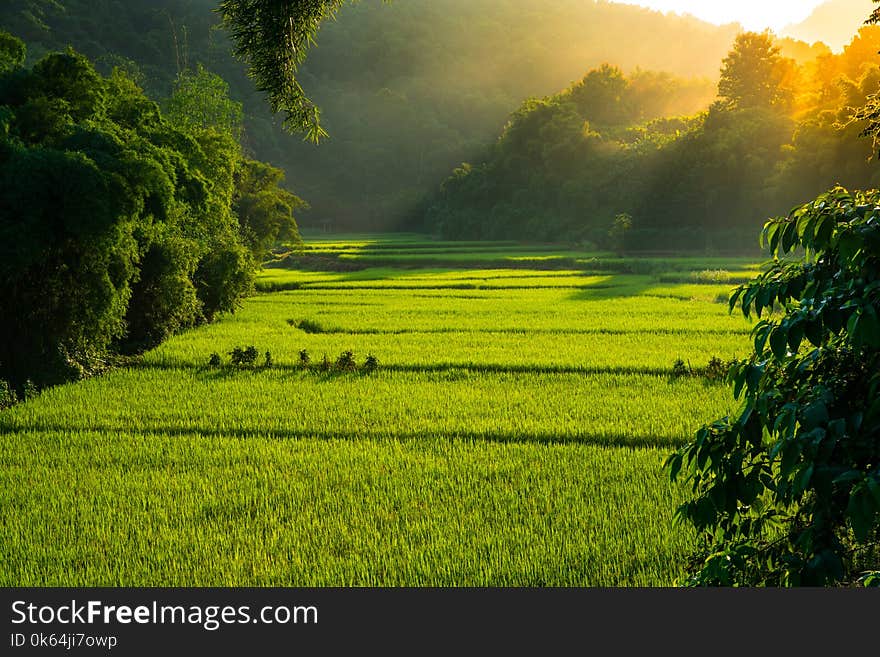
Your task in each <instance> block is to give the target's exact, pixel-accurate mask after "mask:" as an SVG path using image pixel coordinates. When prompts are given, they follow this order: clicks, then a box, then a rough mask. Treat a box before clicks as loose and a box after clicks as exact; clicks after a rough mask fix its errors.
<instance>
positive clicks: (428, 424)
mask: <svg viewBox="0 0 880 657" xmlns="http://www.w3.org/2000/svg"><path fill="white" fill-rule="evenodd" d="M307 250H310V251H312V252H315V253H322V254H325V255H326V254H333V253H335V254H336V255H344V256H345V257H353V258H358V257H362V256H364V251H365V250H366V251H368V252H369V253H367V255H370V254H371V253H372V254H380V255H381V257H382V258H384V259H385V261H383V263H382V266H381V267H377V266H374V265H373V264H372V263H370V262H367V263H364V266H362V267H360V268H358V269H356V270H352V271H340V272H334V271H307V270H296V269H284V268H279V267H278V266H275V267H273V268H267V269H266V270H264V272H263V274H262V275H261V278H260V289H262V290H263V292H261V293H259V294H257V295H256V296H254V297H252V298H250V299H248V300H247V301H246V303H245V304H244V306H243V307H242V308H241V309H240V310H239V311H238V312H236V313H235V314H233V315H229V316H226V317H224V318H222V319H221V321H219V322H217V323H215V324H212V325H210V326H205V327H201V328H199V329H196V330H192V331H188V332H185V333H182V334H180V335H178V336H176V337H174V338H172V339H171V340H170V341H168V342H167V343H165V344H163V345H162V346H161V347H159V348H158V349H156V350H154V351H152V352H149V353H147V354H145V355H143V356H142V357H141V358H139V359H138V360H137V362H134V363H132V364H131V365H130V366H128V367H125V368H121V369H117V370H114V371H112V372H110V373H108V374H106V375H103V376H100V377H96V378H93V379H90V380H87V381H83V382H79V383H76V384H70V385H66V386H60V387H57V388H54V389H51V390H47V391H44V392H43V393H42V394H41V395H40V396H38V397H36V398H34V399H31V400H29V401H27V402H25V403H23V404H20V405H18V406H15V407H13V408H11V409H8V410H6V411H3V412H0V434H2V442H0V460H2V464H3V467H2V470H0V478H2V479H0V484H2V486H0V518H2V523H0V584H2V585H4V586H38V585H48V586H65V585H71V586H79V585H84V586H126V585H130V586H364V585H368V586H667V585H671V584H673V583H674V582H675V580H676V578H677V577H678V576H679V575H680V574H681V570H682V565H683V563H684V561H685V560H686V558H687V556H688V553H689V551H690V550H691V549H692V547H693V541H694V536H693V535H692V534H691V533H690V532H689V530H688V529H687V528H685V527H680V526H674V525H673V523H672V513H673V511H674V509H675V506H676V504H677V503H678V502H679V501H680V500H681V499H682V497H683V494H684V492H683V491H681V490H678V489H676V488H675V487H674V486H673V485H672V484H670V483H669V482H668V481H667V480H666V477H665V476H664V474H663V472H662V470H661V463H662V461H663V459H664V458H665V456H666V454H667V453H668V452H669V451H670V450H671V449H672V448H673V447H674V446H676V445H679V444H681V443H682V442H683V441H685V440H687V438H688V437H689V436H690V435H691V434H692V433H693V431H695V430H696V429H697V428H698V427H699V425H700V424H701V423H703V422H706V421H710V420H713V419H715V418H717V417H720V416H722V415H724V414H726V413H728V412H731V411H732V410H734V402H733V401H732V399H731V395H730V392H729V390H728V389H727V388H726V387H724V386H723V385H720V384H719V383H718V382H714V381H710V380H708V379H707V378H706V377H704V376H700V375H699V374H700V372H701V368H703V367H705V365H706V364H707V363H708V361H709V360H710V359H711V358H713V357H718V358H721V359H723V360H729V359H732V358H735V357H738V356H743V355H745V354H746V353H747V352H748V350H749V346H750V338H749V331H750V325H749V324H748V323H746V322H745V320H743V319H742V318H739V317H737V316H730V315H729V314H728V313H727V307H726V305H725V303H724V302H725V301H726V298H727V295H728V294H729V292H730V290H731V289H732V287H733V284H732V283H731V281H736V280H740V279H743V278H747V277H749V276H753V275H754V274H755V273H756V272H757V271H758V266H757V263H750V262H747V261H744V260H741V259H737V260H730V261H727V262H722V261H720V260H717V259H691V260H688V259H684V258H675V259H673V258H670V259H669V260H668V261H666V266H664V261H663V260H662V259H654V260H651V261H645V262H639V261H633V260H632V259H620V258H616V257H615V256H612V255H610V254H592V255H590V256H589V258H584V259H583V262H582V263H580V265H578V262H577V261H578V259H579V258H578V257H575V256H573V255H572V254H571V253H567V252H558V253H555V254H554V252H552V249H551V248H550V247H544V246H542V247H540V248H532V247H520V246H518V245H514V244H510V243H494V244H478V243H477V244H475V243H435V242H429V241H426V240H425V239H424V238H423V237H420V236H392V237H381V236H349V237H347V238H339V237H334V238H333V239H327V240H314V239H313V240H311V241H310V243H309V244H308V245H307ZM398 251H399V252H400V253H399V254H398V253H397V252H398ZM380 252H381V253H380ZM539 253H540V254H543V255H544V256H546V257H551V258H552V257H558V258H560V259H564V260H565V262H569V263H574V264H575V266H574V267H571V268H564V267H563V268H559V269H553V270H549V269H545V268H541V267H539V268H530V267H529V266H522V265H521V264H520V263H517V264H515V265H513V264H512V265H510V266H499V262H502V264H503V260H502V259H503V258H508V257H509V258H519V257H521V256H522V255H523V254H525V256H526V257H528V258H534V257H536V256H537V255H538V254H539ZM358 254H360V255H358ZM443 254H447V255H448V256H449V258H448V261H449V262H453V263H454V262H455V261H456V258H460V259H461V261H460V266H449V267H438V266H437V256H438V255H443ZM420 256H421V257H420ZM483 256H485V262H486V263H487V264H486V265H485V266H484V267H478V266H474V262H476V261H479V260H480V258H481V257H483ZM376 257H379V255H377V256H376ZM688 262H690V269H689V268H688ZM579 266H580V267H581V268H578V267H579ZM251 345H253V346H255V347H256V348H257V350H258V353H259V354H260V357H259V359H258V360H257V362H256V363H255V364H254V365H252V366H241V367H239V366H234V365H232V364H231V362H230V355H229V354H230V352H231V351H232V350H233V349H235V348H236V347H239V348H244V347H247V346H251ZM303 351H305V353H306V355H307V356H308V358H309V360H310V362H309V364H308V366H304V364H303V359H302V355H303ZM347 351H351V352H353V354H354V357H355V359H356V362H357V364H358V365H359V366H360V365H361V364H362V363H363V362H364V359H365V358H366V357H367V356H368V355H372V356H374V357H375V358H376V359H377V360H378V363H379V365H378V368H377V369H376V370H375V371H371V372H368V371H365V370H363V369H362V368H360V367H359V368H358V369H356V370H355V371H350V372H340V371H336V370H335V369H334V368H331V369H330V370H327V371H325V370H324V369H322V368H321V367H319V366H317V365H318V364H319V363H320V362H321V361H322V360H323V359H324V358H325V357H326V359H327V361H328V362H330V363H332V362H334V361H335V360H336V359H337V358H338V357H339V356H340V354H342V353H344V352H347ZM266 352H269V354H270V360H271V362H270V364H268V365H267V364H266V362H265V353H266ZM212 354H217V355H218V356H219V357H220V359H221V362H222V364H221V365H220V366H219V367H212V366H209V360H210V359H211V356H212ZM676 359H681V360H682V361H684V362H686V363H689V364H690V365H691V367H692V368H693V370H694V375H693V376H684V377H679V378H676V377H674V376H672V369H673V364H674V362H675V361H676Z"/></svg>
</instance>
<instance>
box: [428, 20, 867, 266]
mask: <svg viewBox="0 0 880 657" xmlns="http://www.w3.org/2000/svg"><path fill="white" fill-rule="evenodd" d="M741 36H742V41H741V40H740V38H739V37H738V38H737V43H736V46H735V48H734V49H733V50H732V51H731V54H730V55H729V56H728V57H726V58H725V60H724V62H723V63H722V62H721V60H719V67H721V66H722V64H723V67H724V71H723V72H722V78H723V79H722V82H721V83H720V84H719V88H718V95H719V100H718V102H716V103H713V104H712V106H711V108H709V110H708V111H706V112H701V113H698V114H695V115H691V116H678V115H677V114H676V112H674V111H673V108H672V107H671V106H667V107H662V106H660V105H656V104H654V101H656V99H657V98H658V95H657V94H658V93H659V94H660V97H662V95H663V94H668V96H669V97H672V98H679V97H681V96H682V94H683V93H684V91H683V89H682V88H681V86H680V85H681V84H682V83H681V81H680V80H674V79H665V80H664V79H663V76H662V75H658V74H655V77H653V79H652V76H651V74H646V73H644V72H639V73H635V74H631V75H629V76H627V75H625V74H624V73H623V72H622V71H621V70H620V69H617V68H614V67H608V66H603V67H601V68H598V69H594V70H592V71H590V72H589V73H588V74H587V76H585V77H584V79H583V80H581V81H580V82H577V83H575V84H572V85H570V86H569V87H568V88H566V89H564V90H563V91H561V92H559V93H557V94H554V95H552V96H549V97H546V98H543V99H531V100H529V101H527V102H526V103H524V104H523V106H522V107H521V108H520V110H519V111H518V112H516V113H515V114H514V115H513V117H512V118H511V120H510V121H509V122H508V123H507V124H506V125H505V126H503V128H502V129H501V130H500V136H499V137H498V139H497V140H496V141H495V142H494V143H493V144H492V145H491V146H490V147H489V148H487V149H486V150H485V151H484V152H483V153H481V154H480V155H479V156H478V158H476V159H475V160H472V161H470V162H467V163H465V164H462V165H460V166H459V167H457V168H455V169H454V171H453V172H452V175H451V176H449V177H448V178H447V180H446V181H445V182H444V183H443V184H442V185H441V186H440V187H439V189H437V190H436V191H435V192H434V193H433V194H432V195H431V196H429V197H428V198H426V199H425V200H424V202H423V203H422V205H421V206H420V207H419V209H418V210H417V211H416V212H415V213H414V214H413V223H412V225H411V228H414V229H419V230H424V231H428V232H433V233H437V234H439V235H441V236H442V237H444V238H446V239H499V238H504V239H521V240H532V241H535V240H547V241H550V240H560V239H561V240H569V241H571V242H574V243H578V242H584V241H586V242H588V243H589V244H590V245H591V247H592V246H600V247H602V248H614V249H636V250H656V249H661V250H676V249H682V248H684V249H689V250H718V249H721V250H725V251H743V250H746V251H748V250H750V249H751V250H753V249H755V248H756V247H757V244H756V240H755V235H757V234H758V233H759V231H760V228H761V226H762V225H763V223H764V221H765V220H766V219H767V217H768V216H774V215H778V214H785V213H787V212H788V211H789V210H790V208H791V207H792V206H794V205H795V204H797V203H802V202H803V201H804V199H808V198H810V197H812V196H815V195H816V194H819V193H821V192H822V191H825V190H826V189H828V188H829V187H831V186H833V185H835V184H843V185H846V186H855V187H872V186H876V185H877V183H878V181H880V176H878V171H877V166H876V162H875V161H871V159H870V155H871V147H870V142H869V141H867V140H865V139H862V138H861V137H860V132H861V129H862V128H863V127H864V126H863V125H862V124H859V123H858V122H852V121H850V119H851V116H852V112H853V110H852V108H853V107H861V106H862V105H864V104H865V103H866V102H867V98H868V96H869V95H871V94H873V93H875V92H876V89H877V84H878V77H880V70H878V68H877V56H876V53H877V51H878V50H880V27H864V28H862V29H861V30H860V31H859V35H858V36H856V37H855V38H854V39H853V41H852V42H851V44H850V45H849V46H847V48H845V50H844V52H843V53H841V54H840V55H833V54H831V53H830V52H829V51H828V50H827V48H823V47H821V46H814V47H809V46H807V45H806V44H804V43H802V42H801V43H798V42H792V41H791V40H790V39H785V40H783V41H782V42H780V43H776V42H774V40H773V39H772V38H771V37H770V36H768V35H766V34H764V35H758V34H754V33H747V34H744V35H741ZM646 83H647V84H646ZM652 104H653V106H652Z"/></svg>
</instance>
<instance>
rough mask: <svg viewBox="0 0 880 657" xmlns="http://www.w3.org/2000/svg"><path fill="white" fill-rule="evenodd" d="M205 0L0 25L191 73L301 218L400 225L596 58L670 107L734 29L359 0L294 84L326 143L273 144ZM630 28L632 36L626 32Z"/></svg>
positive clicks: (530, 4)
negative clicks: (658, 74) (269, 169)
mask: <svg viewBox="0 0 880 657" xmlns="http://www.w3.org/2000/svg"><path fill="white" fill-rule="evenodd" d="M218 4H219V3H218V2H215V1H214V0H188V1H186V2H182V1H181V0H155V1H154V0H100V1H99V2H92V1H88V0H9V1H8V2H5V3H3V6H2V7H0V25H3V26H4V27H5V28H6V29H7V30H9V31H10V32H12V33H13V34H15V35H16V36H18V37H20V38H22V39H24V40H25V41H27V42H28V48H29V50H28V51H29V53H30V54H29V57H30V60H31V61H36V60H38V59H39V58H40V57H41V56H42V55H43V54H44V53H45V52H47V51H48V50H57V49H62V50H63V49H64V48H65V47H66V46H67V45H72V46H73V47H74V48H75V49H76V50H78V51H79V52H82V53H83V54H85V55H86V56H87V57H89V58H90V59H91V60H92V61H93V62H94V64H95V66H96V68H97V69H98V70H99V71H101V72H102V73H103V74H109V73H110V70H111V69H112V67H113V66H122V67H123V68H124V69H125V70H127V71H129V72H130V73H134V74H135V75H136V77H137V76H139V77H138V79H139V81H140V84H142V86H143V87H144V89H145V90H146V91H147V93H148V95H150V96H151V97H154V98H162V97H166V96H167V95H169V94H170V92H171V86H172V84H173V82H174V80H175V78H176V76H177V73H178V71H180V70H183V69H186V68H194V67H195V66H196V65H197V64H199V63H201V64H203V65H204V66H205V67H206V68H207V69H208V70H209V71H211V72H212V73H215V74H217V75H220V76H221V77H223V78H224V79H225V80H227V81H228V82H229V85H230V95H231V97H232V98H233V99H234V100H236V101H238V102H241V103H242V104H243V108H244V125H245V130H244V135H243V142H244V144H245V146H246V147H247V148H248V149H250V152H251V154H252V155H253V157H256V158H257V159H260V160H264V161H268V162H270V163H272V164H273V165H275V166H277V167H279V168H281V169H283V170H284V171H285V172H286V174H287V180H288V181H289V184H290V185H291V187H292V189H293V191H295V192H296V193H297V194H298V195H299V196H301V197H302V198H304V199H305V200H307V201H308V202H309V204H310V206H311V208H312V210H311V211H309V212H307V213H303V214H302V216H301V217H300V220H301V222H303V225H306V226H309V225H314V226H321V225H322V224H323V222H330V223H332V225H333V226H335V227H336V228H337V229H345V228H347V229H350V230H374V229H378V230H385V229H393V228H395V227H399V225H400V223H401V221H402V220H403V219H404V218H405V217H408V216H409V215H410V213H411V212H412V211H413V210H414V209H415V208H416V207H417V206H418V204H419V202H420V201H421V200H422V199H423V197H424V196H426V195H427V194H429V193H431V192H432V191H433V190H434V189H435V188H436V187H437V185H438V184H439V182H440V181H442V180H443V179H444V178H445V177H446V176H447V175H449V172H450V171H452V169H453V168H454V167H456V166H458V165H459V164H460V163H461V162H463V161H465V160H472V159H473V158H476V157H478V156H479V154H480V153H481V152H483V150H484V149H485V148H486V147H487V146H488V145H489V144H491V143H492V141H493V140H494V139H495V138H496V136H497V134H498V131H499V129H500V128H501V126H503V124H504V123H505V121H506V120H507V117H508V116H509V115H510V113H511V112H513V111H514V110H515V109H516V108H517V107H518V106H519V105H520V104H521V103H522V101H523V100H524V99H525V98H527V97H529V96H535V95H537V96H543V95H545V94H551V93H554V92H556V91H557V90H558V89H560V88H562V87H564V86H566V85H568V84H570V83H571V82H572V81H573V80H578V79H580V78H581V77H583V75H584V72H585V71H587V70H588V69H589V68H590V67H592V66H598V65H600V64H602V62H604V61H606V60H609V61H613V62H614V63H615V64H616V65H618V66H621V67H623V68H624V69H625V70H628V71H629V70H634V69H635V68H636V67H638V66H645V62H651V68H652V69H655V70H658V71H669V72H670V73H672V74H674V75H676V76H680V77H683V78H686V79H687V80H688V81H687V83H686V84H687V86H688V92H687V93H686V94H683V95H682V96H681V97H680V98H679V99H678V100H677V101H676V102H677V105H674V106H672V107H670V111H671V112H673V113H674V114H689V113H694V112H696V111H698V110H701V109H703V108H705V107H706V106H707V105H708V104H709V103H710V102H711V100H712V99H713V97H714V94H715V89H714V80H715V79H716V78H717V75H718V70H717V69H718V66H717V64H716V61H720V59H721V57H722V56H723V55H724V53H725V52H726V50H727V49H728V47H729V45H730V44H731V43H732V42H733V38H734V36H735V28H734V27H733V26H727V27H723V28H722V27H717V26H714V25H709V24H707V23H703V22H700V21H697V20H696V19H693V18H686V17H674V16H664V15H662V14H659V13H656V12H651V11H648V10H646V9H643V8H641V7H635V6H631V5H619V4H613V3H605V2H600V3H592V2H581V0H562V1H560V2H554V3H551V4H550V5H549V6H548V3H546V2H540V1H536V0H483V1H481V2H478V3H474V2H470V1H469V0H400V1H399V2H394V3H391V4H387V3H383V2H382V1H381V0H363V1H362V2H359V3H356V4H353V5H350V6H347V7H346V8H345V10H344V11H342V12H340V14H339V16H338V18H337V20H335V21H329V22H326V23H325V24H323V25H322V27H321V29H320V32H319V33H318V36H317V43H316V46H315V47H314V48H312V49H311V50H310V52H309V56H308V58H307V60H306V62H305V64H304V65H303V66H302V68H301V70H300V74H299V76H298V79H299V81H300V82H301V84H302V85H303V87H304V88H305V89H306V91H307V92H308V93H309V94H310V95H311V97H312V98H313V100H314V101H315V102H316V103H317V104H318V106H319V107H320V109H321V112H322V122H323V123H324V125H325V127H326V129H327V131H328V132H329V134H330V137H329V138H328V139H325V140H323V141H322V143H321V144H320V145H319V146H316V145H315V144H312V143H306V142H304V141H303V139H302V136H301V135H288V134H286V133H285V132H284V131H283V130H282V129H281V127H280V120H278V119H277V118H276V117H274V116H273V115H272V114H271V113H270V112H269V110H268V108H267V106H266V103H265V100H264V96H263V94H261V93H259V92H257V91H256V90H255V89H254V86H253V84H252V83H251V82H250V81H249V80H248V79H247V77H246V76H245V73H244V67H243V66H242V64H241V63H240V62H238V61H236V60H235V59H234V58H233V57H232V56H231V54H230V53H231V46H230V39H229V35H228V32H227V31H226V30H223V29H220V18H219V16H218V15H217V13H216V12H215V10H216V9H217V6H218ZM630 35H631V36H630Z"/></svg>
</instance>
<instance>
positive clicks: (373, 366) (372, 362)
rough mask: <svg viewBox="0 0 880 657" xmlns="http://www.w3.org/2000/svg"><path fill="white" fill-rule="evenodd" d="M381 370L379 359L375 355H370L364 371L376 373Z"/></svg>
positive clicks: (365, 362)
mask: <svg viewBox="0 0 880 657" xmlns="http://www.w3.org/2000/svg"><path fill="white" fill-rule="evenodd" d="M377 369H379V359H378V358H376V357H375V356H374V355H373V354H369V355H368V356H367V359H366V360H365V361H364V371H365V372H375V371H376V370H377Z"/></svg>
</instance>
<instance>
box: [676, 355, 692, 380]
mask: <svg viewBox="0 0 880 657" xmlns="http://www.w3.org/2000/svg"><path fill="white" fill-rule="evenodd" d="M690 373H691V368H690V367H689V366H688V365H687V363H685V362H684V361H683V360H682V359H681V358H679V359H677V360H676V361H675V362H674V363H673V364H672V378H674V379H680V378H681V377H683V376H690Z"/></svg>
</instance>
